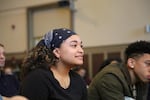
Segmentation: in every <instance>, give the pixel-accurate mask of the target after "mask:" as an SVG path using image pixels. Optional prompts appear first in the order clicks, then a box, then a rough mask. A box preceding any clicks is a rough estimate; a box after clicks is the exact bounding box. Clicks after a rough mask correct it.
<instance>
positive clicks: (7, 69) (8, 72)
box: [4, 66, 13, 75]
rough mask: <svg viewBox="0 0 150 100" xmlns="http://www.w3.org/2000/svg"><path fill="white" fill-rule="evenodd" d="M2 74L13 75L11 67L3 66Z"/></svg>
mask: <svg viewBox="0 0 150 100" xmlns="http://www.w3.org/2000/svg"><path fill="white" fill-rule="evenodd" d="M4 74H5V75H13V68H12V67H11V66H5V67H4Z"/></svg>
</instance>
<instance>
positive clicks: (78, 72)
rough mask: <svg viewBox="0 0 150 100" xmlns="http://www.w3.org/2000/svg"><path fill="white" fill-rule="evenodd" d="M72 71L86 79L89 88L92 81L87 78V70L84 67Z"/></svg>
mask: <svg viewBox="0 0 150 100" xmlns="http://www.w3.org/2000/svg"><path fill="white" fill-rule="evenodd" d="M72 70H73V71H75V72H76V73H77V74H79V75H80V76H81V77H82V78H83V79H84V81H85V82H86V85H87V87H88V85H89V84H90V82H91V79H90V78H89V77H88V76H87V70H86V69H85V68H83V67H75V68H73V69H72Z"/></svg>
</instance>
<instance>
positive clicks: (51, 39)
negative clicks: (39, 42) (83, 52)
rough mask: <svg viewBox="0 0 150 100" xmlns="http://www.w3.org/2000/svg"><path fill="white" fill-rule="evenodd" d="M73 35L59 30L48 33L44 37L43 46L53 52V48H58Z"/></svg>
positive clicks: (69, 31) (67, 30) (64, 30)
mask: <svg viewBox="0 0 150 100" xmlns="http://www.w3.org/2000/svg"><path fill="white" fill-rule="evenodd" d="M75 34H76V33H75V32H73V31H71V30H69V29H66V28H60V29H54V30H52V31H49V32H48V33H46V34H45V35H44V37H43V39H44V43H45V45H46V46H47V47H48V48H50V49H51V50H54V49H55V48H59V47H60V45H61V43H62V42H63V41H64V40H66V39H67V38H69V37H70V36H72V35H75Z"/></svg>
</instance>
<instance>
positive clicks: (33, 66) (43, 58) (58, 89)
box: [20, 28, 87, 100]
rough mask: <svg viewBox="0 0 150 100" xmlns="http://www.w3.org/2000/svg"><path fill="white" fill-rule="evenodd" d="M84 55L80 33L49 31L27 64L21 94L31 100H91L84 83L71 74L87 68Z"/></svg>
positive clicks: (30, 55) (75, 74)
mask: <svg viewBox="0 0 150 100" xmlns="http://www.w3.org/2000/svg"><path fill="white" fill-rule="evenodd" d="M83 55H84V51H83V48H82V41H81V39H80V37H79V36H78V35H77V34H76V33H74V32H73V31H71V30H69V29H63V28H60V29H54V30H52V31H49V32H48V33H47V34H45V36H44V37H43V39H42V40H40V41H39V43H38V44H37V46H36V47H35V48H33V49H32V50H31V52H29V54H28V56H27V57H26V58H25V60H24V62H23V66H22V79H23V82H22V86H21V91H20V94H21V95H23V96H25V97H27V98H28V99H29V100H87V89H86V84H85V82H84V80H83V79H82V78H81V77H80V76H79V75H78V74H77V73H75V72H73V71H72V70H71V68H73V67H75V66H78V65H82V64H83Z"/></svg>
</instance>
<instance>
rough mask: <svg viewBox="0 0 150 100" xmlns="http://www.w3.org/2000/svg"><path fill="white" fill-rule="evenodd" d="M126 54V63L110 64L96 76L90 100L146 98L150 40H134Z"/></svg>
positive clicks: (149, 76) (143, 99) (149, 74)
mask: <svg viewBox="0 0 150 100" xmlns="http://www.w3.org/2000/svg"><path fill="white" fill-rule="evenodd" d="M124 55H125V62H124V64H121V63H117V64H110V65H108V66H106V67H105V68H103V69H102V70H101V71H100V72H99V73H98V74H97V75H96V76H95V77H94V79H93V80H92V82H91V84H90V86H89V88H88V100H146V92H147V83H148V82H149V81H150V42H148V41H142V40H141V41H136V42H133V43H131V44H130V45H129V46H128V47H127V48H126V50H125V54H124Z"/></svg>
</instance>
